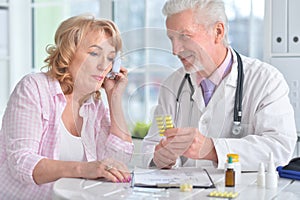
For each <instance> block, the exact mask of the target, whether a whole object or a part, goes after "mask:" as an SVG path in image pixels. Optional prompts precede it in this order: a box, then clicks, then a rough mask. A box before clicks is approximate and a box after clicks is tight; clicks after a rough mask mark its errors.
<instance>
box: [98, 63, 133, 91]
mask: <svg viewBox="0 0 300 200" xmlns="http://www.w3.org/2000/svg"><path fill="white" fill-rule="evenodd" d="M127 74H128V71H127V69H126V68H124V67H121V69H120V73H118V74H117V75H116V78H115V79H109V78H105V80H104V83H103V87H104V89H105V91H106V94H107V95H109V96H110V95H112V94H113V93H114V94H123V92H124V91H125V88H126V86H127V83H128V79H127Z"/></svg>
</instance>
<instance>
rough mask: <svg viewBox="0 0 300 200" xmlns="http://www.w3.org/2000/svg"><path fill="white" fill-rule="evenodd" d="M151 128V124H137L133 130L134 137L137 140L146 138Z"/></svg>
mask: <svg viewBox="0 0 300 200" xmlns="http://www.w3.org/2000/svg"><path fill="white" fill-rule="evenodd" d="M150 126H151V123H145V122H136V123H135V126H134V128H133V133H132V134H133V136H134V137H137V138H144V137H145V136H146V135H147V133H148V130H149V128H150Z"/></svg>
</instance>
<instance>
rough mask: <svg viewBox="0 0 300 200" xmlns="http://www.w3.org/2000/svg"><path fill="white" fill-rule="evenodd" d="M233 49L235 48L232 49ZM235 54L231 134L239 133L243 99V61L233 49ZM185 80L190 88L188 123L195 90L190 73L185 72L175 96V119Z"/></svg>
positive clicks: (190, 117) (176, 118)
mask: <svg viewBox="0 0 300 200" xmlns="http://www.w3.org/2000/svg"><path fill="white" fill-rule="evenodd" d="M234 51H235V50H234ZM235 53H236V56H237V62H238V66H237V68H238V77H237V87H236V90H235V99H234V108H233V109H234V110H233V127H232V134H233V135H239V134H240V133H241V130H242V127H241V121H242V99H243V83H244V71H243V63H242V59H241V56H240V55H239V54H238V53H237V52H236V51H235ZM186 81H187V82H188V84H189V88H190V90H191V93H190V102H191V108H190V110H189V119H188V120H189V123H190V122H191V119H192V110H193V105H194V100H193V98H192V97H193V94H194V92H195V89H194V86H193V84H192V81H191V77H190V74H185V76H184V78H183V79H182V81H181V83H180V85H179V88H178V91H177V96H176V116H175V120H176V122H177V121H178V113H179V105H180V95H181V93H182V89H183V86H184V84H185V83H186Z"/></svg>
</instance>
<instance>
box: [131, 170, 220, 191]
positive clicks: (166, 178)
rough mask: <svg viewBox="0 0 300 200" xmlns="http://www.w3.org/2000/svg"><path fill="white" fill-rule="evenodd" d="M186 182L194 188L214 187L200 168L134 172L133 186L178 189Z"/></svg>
mask: <svg viewBox="0 0 300 200" xmlns="http://www.w3.org/2000/svg"><path fill="white" fill-rule="evenodd" d="M184 182H188V183H191V184H193V187H195V188H197V187H198V188H209V187H214V184H213V183H212V181H211V180H210V178H209V176H208V174H207V173H206V172H205V171H204V170H203V169H202V168H190V167H183V168H175V169H166V170H164V169H141V168H136V169H135V170H134V186H140V187H166V188H170V187H180V184H181V183H184Z"/></svg>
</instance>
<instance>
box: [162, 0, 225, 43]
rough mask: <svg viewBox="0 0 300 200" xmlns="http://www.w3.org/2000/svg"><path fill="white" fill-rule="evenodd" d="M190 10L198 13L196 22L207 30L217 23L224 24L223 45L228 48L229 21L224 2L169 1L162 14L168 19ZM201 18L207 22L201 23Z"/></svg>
mask: <svg viewBox="0 0 300 200" xmlns="http://www.w3.org/2000/svg"><path fill="white" fill-rule="evenodd" d="M188 9H192V10H193V11H194V12H195V13H196V16H197V18H196V19H195V21H196V22H197V23H199V24H203V25H205V26H206V28H208V27H209V26H211V25H214V24H215V23H217V22H222V23H224V39H223V44H224V45H225V46H228V43H229V42H228V19H227V16H226V13H225V7H224V2H223V0H168V1H166V3H165V5H164V7H163V10H162V12H163V14H164V15H165V16H167V17H168V16H171V15H173V14H176V13H180V12H182V11H184V10H188ZM200 16H202V19H204V20H205V21H203V20H202V21H201V20H200Z"/></svg>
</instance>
